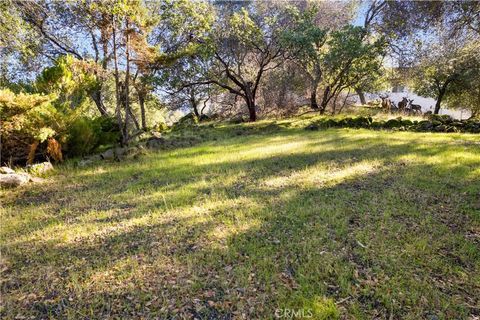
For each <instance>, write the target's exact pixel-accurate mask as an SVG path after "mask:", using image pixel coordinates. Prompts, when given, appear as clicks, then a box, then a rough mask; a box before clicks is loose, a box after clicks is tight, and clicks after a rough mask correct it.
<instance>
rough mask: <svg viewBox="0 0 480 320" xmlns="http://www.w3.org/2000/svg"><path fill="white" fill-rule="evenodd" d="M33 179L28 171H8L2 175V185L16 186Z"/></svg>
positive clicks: (4, 186) (6, 186)
mask: <svg viewBox="0 0 480 320" xmlns="http://www.w3.org/2000/svg"><path fill="white" fill-rule="evenodd" d="M31 179H32V177H30V175H29V174H26V173H6V174H2V175H0V186H1V187H3V188H16V187H18V186H21V185H23V184H26V183H27V182H29V181H30V180H31Z"/></svg>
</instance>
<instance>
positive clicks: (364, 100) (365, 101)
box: [355, 88, 367, 105]
mask: <svg viewBox="0 0 480 320" xmlns="http://www.w3.org/2000/svg"><path fill="white" fill-rule="evenodd" d="M355 92H356V93H357V95H358V97H359V98H360V103H361V104H363V105H365V104H367V100H366V99H365V94H364V93H363V91H362V90H360V89H358V88H356V89H355Z"/></svg>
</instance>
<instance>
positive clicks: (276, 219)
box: [0, 118, 480, 319]
mask: <svg viewBox="0 0 480 320" xmlns="http://www.w3.org/2000/svg"><path fill="white" fill-rule="evenodd" d="M307 119H308V118H307ZM304 121H305V119H292V120H281V121H278V122H277V123H278V124H279V125H284V127H288V128H281V129H278V130H274V131H272V132H270V131H268V130H269V129H268V124H269V123H270V122H259V123H257V124H246V125H235V126H234V125H218V126H217V128H211V129H208V130H207V129H205V131H201V132H204V135H205V138H204V140H205V142H203V143H202V144H199V145H197V146H194V147H189V148H178V149H172V150H168V151H167V150H162V151H158V152H153V151H152V152H149V153H147V154H145V155H143V156H141V157H140V158H138V159H136V160H133V159H130V160H125V161H123V162H115V163H108V162H101V163H97V164H95V165H92V166H90V167H86V168H77V167H75V166H73V165H71V164H67V165H65V166H63V167H60V168H59V169H58V170H57V172H56V173H55V174H54V175H53V176H52V177H50V178H49V180H48V181H47V182H46V183H44V184H38V185H29V186H26V187H22V188H20V189H17V190H8V191H7V190H4V191H1V196H2V205H3V206H2V209H1V210H2V216H1V221H2V228H1V233H0V236H1V244H2V262H1V266H0V269H1V270H2V309H1V311H0V312H1V313H0V315H1V316H2V318H6V319H14V318H15V317H17V318H20V319H21V318H22V317H24V318H29V317H31V318H52V319H58V318H109V317H117V318H155V317H159V318H174V317H178V318H193V317H196V318H198V319H229V318H239V319H241V318H246V319H251V318H274V317H275V316H276V314H275V312H277V314H278V312H284V311H285V310H287V309H288V310H293V311H295V312H296V313H295V314H296V315H303V316H308V315H310V314H312V317H313V318H316V319H329V318H338V317H346V318H365V319H371V318H374V317H377V318H393V319H398V318H410V319H419V318H429V317H430V318H431V317H436V318H439V319H442V318H445V319H452V318H458V319H460V318H466V319H467V318H469V317H470V318H472V317H473V318H474V317H476V316H478V306H479V303H480V301H479V298H478V297H480V276H479V274H480V249H479V243H480V202H479V201H480V200H479V199H480V171H479V168H480V138H479V137H478V136H475V135H468V134H433V133H412V132H382V131H369V130H354V129H330V130H326V131H318V132H306V131H304V130H302V129H300V128H302V126H304ZM262 128H265V129H262ZM198 130H201V128H200V129H198ZM248 130H252V131H248ZM198 132H199V131H193V132H188V130H187V132H184V133H182V134H185V135H187V136H188V135H195V134H196V133H198ZM238 133H241V134H238ZM214 138H215V139H217V140H214ZM278 310H280V311H278ZM281 310H283V311H281ZM289 312H290V311H289Z"/></svg>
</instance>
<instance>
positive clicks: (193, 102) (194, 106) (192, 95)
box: [190, 88, 200, 121]
mask: <svg viewBox="0 0 480 320" xmlns="http://www.w3.org/2000/svg"><path fill="white" fill-rule="evenodd" d="M190 104H191V105H192V109H193V114H194V115H195V117H197V120H199V121H200V113H199V112H198V106H197V100H196V99H195V91H194V89H193V88H191V89H190Z"/></svg>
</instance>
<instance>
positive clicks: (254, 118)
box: [247, 101, 257, 122]
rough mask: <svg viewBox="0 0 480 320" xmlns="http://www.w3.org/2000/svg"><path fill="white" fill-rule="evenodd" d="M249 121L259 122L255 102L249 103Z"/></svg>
mask: <svg viewBox="0 0 480 320" xmlns="http://www.w3.org/2000/svg"><path fill="white" fill-rule="evenodd" d="M247 107H248V115H249V121H250V122H255V121H257V112H256V110H255V101H250V102H247Z"/></svg>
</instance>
